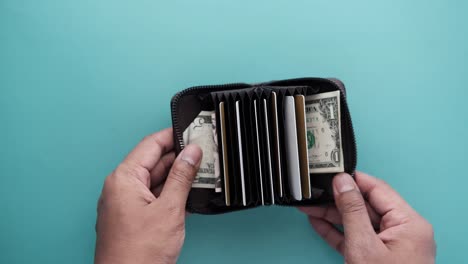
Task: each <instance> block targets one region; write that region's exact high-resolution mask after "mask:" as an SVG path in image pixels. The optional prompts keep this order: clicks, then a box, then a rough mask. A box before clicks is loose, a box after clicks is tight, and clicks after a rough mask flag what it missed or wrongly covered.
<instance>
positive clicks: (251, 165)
mask: <svg viewBox="0 0 468 264" xmlns="http://www.w3.org/2000/svg"><path fill="white" fill-rule="evenodd" d="M241 105H242V117H241V118H242V129H243V137H242V138H243V150H244V169H245V174H244V176H245V181H246V191H247V192H248V196H247V204H248V205H250V204H258V201H259V198H260V197H259V195H258V194H259V192H258V178H257V177H256V175H257V174H256V172H257V170H256V159H255V157H256V155H255V154H256V153H255V148H254V143H255V141H254V140H255V139H254V137H253V135H252V132H253V129H252V115H251V114H250V113H251V108H252V106H251V105H252V100H251V95H250V94H245V96H244V97H243V98H241Z"/></svg>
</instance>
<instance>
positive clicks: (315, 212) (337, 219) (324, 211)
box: [298, 202, 381, 229]
mask: <svg viewBox="0 0 468 264" xmlns="http://www.w3.org/2000/svg"><path fill="white" fill-rule="evenodd" d="M298 209H299V210H300V211H301V212H303V213H305V214H307V215H309V216H312V217H315V218H321V219H324V220H326V221H327V222H330V223H332V224H335V225H342V224H343V221H342V220H341V215H340V212H338V209H337V208H336V206H335V205H325V206H311V207H299V208H298ZM366 209H367V212H368V213H369V218H370V220H371V223H372V226H373V227H374V229H378V228H380V220H381V217H380V215H378V214H377V213H376V212H375V210H374V209H373V208H372V207H371V206H370V205H369V204H368V203H367V202H366Z"/></svg>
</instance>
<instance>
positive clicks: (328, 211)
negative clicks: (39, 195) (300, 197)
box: [299, 205, 342, 225]
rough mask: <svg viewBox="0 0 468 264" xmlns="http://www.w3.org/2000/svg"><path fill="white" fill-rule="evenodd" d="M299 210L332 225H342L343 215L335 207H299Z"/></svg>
mask: <svg viewBox="0 0 468 264" xmlns="http://www.w3.org/2000/svg"><path fill="white" fill-rule="evenodd" d="M299 210H300V211H301V212H303V213H305V214H306V215H308V216H311V217H314V218H320V219H323V220H326V221H327V222H330V223H332V224H336V225H340V224H342V222H341V215H340V213H339V212H338V210H337V209H336V207H335V206H334V205H326V206H312V207H299Z"/></svg>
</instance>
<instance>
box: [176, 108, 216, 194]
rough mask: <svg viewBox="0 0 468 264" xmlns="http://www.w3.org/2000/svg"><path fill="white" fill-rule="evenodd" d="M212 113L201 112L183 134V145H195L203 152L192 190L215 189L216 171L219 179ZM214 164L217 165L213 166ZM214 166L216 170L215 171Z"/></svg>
mask: <svg viewBox="0 0 468 264" xmlns="http://www.w3.org/2000/svg"><path fill="white" fill-rule="evenodd" d="M213 115H214V111H201V112H200V113H199V114H198V116H197V117H196V118H195V119H194V120H193V121H192V123H191V124H190V125H189V126H188V127H187V128H186V129H185V131H184V133H183V140H184V144H185V145H188V144H196V145H198V146H200V148H201V149H202V151H203V158H202V161H201V163H200V169H199V170H198V172H197V176H196V177H195V180H194V181H193V183H192V187H193V188H209V189H215V187H216V178H217V177H216V171H217V172H218V178H219V161H218V160H217V159H218V158H217V157H218V147H217V143H216V142H215V136H216V135H215V133H214V132H213V131H214V130H216V128H215V126H216V124H213V121H214V119H213ZM215 163H218V164H217V165H215ZM216 166H218V169H217V170H216Z"/></svg>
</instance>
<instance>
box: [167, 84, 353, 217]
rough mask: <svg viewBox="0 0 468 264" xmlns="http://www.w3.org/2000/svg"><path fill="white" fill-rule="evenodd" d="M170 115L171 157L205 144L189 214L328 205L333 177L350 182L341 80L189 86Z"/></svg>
mask: <svg viewBox="0 0 468 264" xmlns="http://www.w3.org/2000/svg"><path fill="white" fill-rule="evenodd" d="M171 113H172V125H173V133H174V148H175V152H176V154H178V153H180V152H181V151H182V150H183V148H184V147H185V146H186V145H187V144H188V143H191V142H190V138H197V143H198V144H200V145H204V146H201V147H202V150H203V155H204V156H203V160H202V164H201V166H203V168H200V170H199V175H197V178H196V179H195V182H194V184H193V185H192V189H191V191H190V193H189V196H188V199H187V205H186V209H187V211H188V212H191V213H199V214H220V213H226V212H232V211H238V210H243V209H248V208H254V207H257V206H268V205H280V206H311V205H319V204H326V203H330V202H333V188H332V179H333V177H334V176H335V175H336V174H338V173H339V172H346V173H349V174H350V175H352V176H354V171H355V169H356V163H357V150H356V140H355V136H354V130H353V126H352V121H351V115H350V112H349V108H348V104H347V102H346V90H345V86H344V84H343V83H342V82H341V81H340V80H338V79H335V78H295V79H287V80H276V81H269V82H262V83H254V84H248V83H231V84H222V85H206V86H195V87H190V88H187V89H185V90H182V91H180V92H178V93H177V94H176V95H174V97H173V98H172V100H171ZM200 129H201V130H200ZM203 129H204V130H203ZM187 135H189V136H187ZM194 135H195V136H194ZM194 141H195V140H194ZM199 142H201V143H199Z"/></svg>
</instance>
